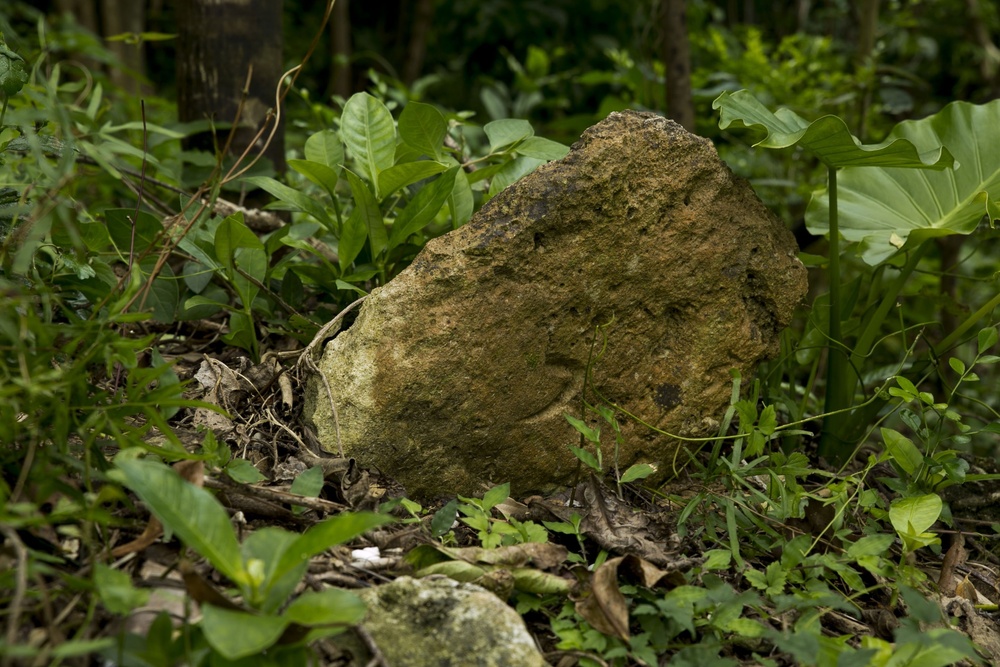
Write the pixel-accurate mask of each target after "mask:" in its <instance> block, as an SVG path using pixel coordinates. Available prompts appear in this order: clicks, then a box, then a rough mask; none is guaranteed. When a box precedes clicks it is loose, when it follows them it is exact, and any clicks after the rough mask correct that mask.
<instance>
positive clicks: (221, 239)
mask: <svg viewBox="0 0 1000 667" xmlns="http://www.w3.org/2000/svg"><path fill="white" fill-rule="evenodd" d="M215 255H216V257H217V258H218V260H219V262H220V263H221V264H222V265H223V266H224V267H226V272H227V275H228V277H229V280H230V282H232V283H233V286H234V287H235V288H236V293H237V294H239V296H240V299H241V300H242V301H243V308H244V310H245V311H247V312H249V310H250V306H251V304H252V303H253V300H254V299H255V298H256V297H257V294H258V293H259V292H260V288H259V287H257V285H256V284H254V282H253V281H252V280H250V278H253V279H255V280H256V281H257V282H261V283H262V282H264V280H265V279H266V276H267V253H266V252H265V251H264V244H263V243H262V242H261V240H260V239H259V238H257V235H256V234H254V233H253V232H251V231H250V229H249V228H248V227H247V226H246V225H245V224H243V214H242V213H235V214H233V215H231V216H229V217H227V218H226V219H225V220H223V221H222V222H221V223H220V224H219V227H218V228H217V229H216V230H215ZM237 268H239V269H240V270H239V271H237V270H236V269H237ZM241 272H242V273H241ZM244 273H245V274H246V275H243V274H244ZM247 276H250V278H248V277H247Z"/></svg>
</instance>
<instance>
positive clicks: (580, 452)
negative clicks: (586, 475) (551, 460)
mask: <svg viewBox="0 0 1000 667" xmlns="http://www.w3.org/2000/svg"><path fill="white" fill-rule="evenodd" d="M569 448H570V450H571V451H572V452H573V456H575V457H576V458H578V459H580V461H581V462H582V463H584V464H585V465H586V466H587V467H588V468H590V469H591V470H593V471H594V472H596V473H598V474H600V473H603V472H604V471H603V470H601V462H600V461H598V460H597V457H596V456H594V455H593V454H591V453H590V452H588V451H587V450H586V449H584V448H583V447H577V446H576V445H570V446H569Z"/></svg>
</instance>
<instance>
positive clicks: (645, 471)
mask: <svg viewBox="0 0 1000 667" xmlns="http://www.w3.org/2000/svg"><path fill="white" fill-rule="evenodd" d="M654 472H656V468H654V467H653V466H651V465H649V464H648V463H636V464H635V465H633V466H629V468H628V469H627V470H626V471H625V472H624V473H623V474H622V478H621V483H622V484H628V483H629V482H634V481H636V480H638V479H646V478H647V477H649V476H650V475H652V474H653V473H654Z"/></svg>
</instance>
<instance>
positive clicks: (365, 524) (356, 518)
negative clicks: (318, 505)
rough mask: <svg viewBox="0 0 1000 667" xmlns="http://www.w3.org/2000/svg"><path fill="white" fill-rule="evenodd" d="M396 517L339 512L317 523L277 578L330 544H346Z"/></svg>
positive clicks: (293, 550)
mask: <svg viewBox="0 0 1000 667" xmlns="http://www.w3.org/2000/svg"><path fill="white" fill-rule="evenodd" d="M391 522H392V517H389V516H386V515H385V514H374V513H372V512H353V513H350V514H339V515H337V516H335V517H333V518H330V519H327V520H326V521H323V522H321V523H317V524H315V525H313V526H312V527H310V528H309V530H307V531H306V532H305V533H303V534H302V535H301V536H299V538H298V539H297V540H296V541H295V542H294V543H293V544H292V545H291V546H290V547H289V549H288V551H287V552H286V553H285V554H284V555H283V556H282V558H281V561H280V563H279V565H278V567H277V568H275V573H274V576H275V577H281V576H283V575H284V574H285V573H286V572H288V571H289V570H291V569H293V568H295V567H298V566H299V564H300V563H302V562H303V561H306V560H308V559H310V558H312V557H313V556H315V555H317V554H320V553H323V552H324V551H326V550H327V549H329V548H330V547H332V546H334V545H337V544H342V543H344V542H347V541H348V540H352V539H354V538H355V537H357V536H359V535H361V534H362V533H365V532H367V531H369V530H371V529H372V528H376V527H378V526H381V525H382V524H386V523H391Z"/></svg>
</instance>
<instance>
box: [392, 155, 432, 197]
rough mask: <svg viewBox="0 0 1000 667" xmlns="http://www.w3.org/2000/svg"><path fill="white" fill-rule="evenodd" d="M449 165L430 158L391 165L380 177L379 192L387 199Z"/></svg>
mask: <svg viewBox="0 0 1000 667" xmlns="http://www.w3.org/2000/svg"><path fill="white" fill-rule="evenodd" d="M447 168H448V167H447V165H444V164H441V163H440V162H431V161H430V160H418V161H417V162H404V163H403V164H397V165H396V166H394V167H389V168H388V169H386V170H385V171H383V172H382V173H381V174H380V175H379V177H378V184H379V192H380V193H381V194H382V199H385V198H386V197H388V196H389V195H391V194H392V193H393V192H395V191H396V190H398V189H400V188H403V187H406V186H407V185H411V184H413V183H416V182H417V181H422V180H424V179H425V178H430V177H431V176H434V175H435V174H440V173H441V172H442V171H444V170H445V169H447Z"/></svg>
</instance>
